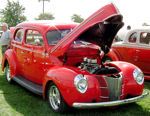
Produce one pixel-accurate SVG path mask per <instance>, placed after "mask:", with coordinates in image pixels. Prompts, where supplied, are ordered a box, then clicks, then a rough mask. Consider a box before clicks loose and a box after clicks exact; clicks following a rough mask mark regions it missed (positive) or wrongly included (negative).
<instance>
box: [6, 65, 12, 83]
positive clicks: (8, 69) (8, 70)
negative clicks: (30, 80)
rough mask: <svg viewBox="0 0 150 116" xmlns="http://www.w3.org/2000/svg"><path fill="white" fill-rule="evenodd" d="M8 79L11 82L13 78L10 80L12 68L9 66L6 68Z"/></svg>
mask: <svg viewBox="0 0 150 116" xmlns="http://www.w3.org/2000/svg"><path fill="white" fill-rule="evenodd" d="M6 78H7V80H8V81H10V80H11V78H10V68H9V66H7V67H6Z"/></svg>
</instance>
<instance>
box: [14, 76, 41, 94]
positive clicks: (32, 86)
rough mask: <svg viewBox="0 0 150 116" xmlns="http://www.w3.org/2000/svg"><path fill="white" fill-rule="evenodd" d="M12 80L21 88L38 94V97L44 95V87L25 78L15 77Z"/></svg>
mask: <svg viewBox="0 0 150 116" xmlns="http://www.w3.org/2000/svg"><path fill="white" fill-rule="evenodd" d="M12 79H13V80H14V81H15V82H17V83H18V84H20V85H21V86H23V87H25V88H26V89H28V90H29V91H31V92H33V93H35V94H38V95H43V87H42V85H38V84H36V83H33V82H31V81H29V80H27V79H25V78H24V77H23V76H20V75H19V76H14V77H12Z"/></svg>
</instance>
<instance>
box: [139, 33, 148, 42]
mask: <svg viewBox="0 0 150 116" xmlns="http://www.w3.org/2000/svg"><path fill="white" fill-rule="evenodd" d="M140 43H141V44H149V43H150V33H148V32H142V33H141V34H140Z"/></svg>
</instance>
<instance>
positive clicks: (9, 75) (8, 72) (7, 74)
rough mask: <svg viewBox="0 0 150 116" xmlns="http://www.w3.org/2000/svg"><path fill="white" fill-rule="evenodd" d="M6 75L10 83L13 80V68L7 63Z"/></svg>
mask: <svg viewBox="0 0 150 116" xmlns="http://www.w3.org/2000/svg"><path fill="white" fill-rule="evenodd" d="M5 75H6V80H7V82H8V83H12V82H13V80H12V79H11V70H10V67H9V64H8V63H7V65H6V67H5Z"/></svg>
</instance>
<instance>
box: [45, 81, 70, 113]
mask: <svg viewBox="0 0 150 116" xmlns="http://www.w3.org/2000/svg"><path fill="white" fill-rule="evenodd" d="M47 98H48V102H49V104H50V107H51V108H52V110H53V111H54V112H59V113H64V112H65V111H67V110H68V108H69V106H68V105H67V103H66V102H65V101H64V99H63V97H62V96H61V93H60V91H59V89H58V87H57V86H56V85H55V84H54V83H51V84H50V85H49V86H48V92H47Z"/></svg>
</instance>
